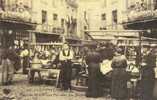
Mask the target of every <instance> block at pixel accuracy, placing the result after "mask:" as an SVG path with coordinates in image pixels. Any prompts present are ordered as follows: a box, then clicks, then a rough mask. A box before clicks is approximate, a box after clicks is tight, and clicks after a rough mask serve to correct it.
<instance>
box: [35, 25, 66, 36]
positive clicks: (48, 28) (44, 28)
mask: <svg viewBox="0 0 157 100" xmlns="http://www.w3.org/2000/svg"><path fill="white" fill-rule="evenodd" d="M36 31H38V32H43V33H49V34H56V35H60V34H63V33H64V28H62V27H54V26H53V25H48V24H40V25H37V27H36Z"/></svg>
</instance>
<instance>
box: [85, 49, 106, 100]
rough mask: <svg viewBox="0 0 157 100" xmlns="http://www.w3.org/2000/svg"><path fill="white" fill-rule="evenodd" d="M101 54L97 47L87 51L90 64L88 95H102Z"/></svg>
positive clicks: (88, 63) (95, 96) (87, 59)
mask: <svg viewBox="0 0 157 100" xmlns="http://www.w3.org/2000/svg"><path fill="white" fill-rule="evenodd" d="M100 62H101V55H100V53H98V52H97V51H96V50H95V48H91V51H89V52H88V53H87V56H86V63H87V65H88V89H87V91H86V96H87V97H94V98H97V97H101V96H102V93H103V92H102V87H101V72H100Z"/></svg>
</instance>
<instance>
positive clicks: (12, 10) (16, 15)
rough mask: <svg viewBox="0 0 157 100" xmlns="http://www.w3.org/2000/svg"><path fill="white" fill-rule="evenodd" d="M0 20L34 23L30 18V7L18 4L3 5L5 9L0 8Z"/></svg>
mask: <svg viewBox="0 0 157 100" xmlns="http://www.w3.org/2000/svg"><path fill="white" fill-rule="evenodd" d="M0 20H9V21H16V22H21V23H36V22H35V21H33V20H32V13H31V9H30V8H25V7H22V6H18V5H9V6H5V10H2V9H1V8H0Z"/></svg>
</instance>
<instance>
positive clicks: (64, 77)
mask: <svg viewBox="0 0 157 100" xmlns="http://www.w3.org/2000/svg"><path fill="white" fill-rule="evenodd" d="M73 56H74V53H73V51H72V50H71V49H70V47H69V45H68V44H67V43H64V44H63V47H62V50H61V51H60V54H59V60H60V61H61V65H62V66H61V83H62V89H63V90H68V89H70V90H71V75H72V66H71V64H72V62H71V60H72V59H73Z"/></svg>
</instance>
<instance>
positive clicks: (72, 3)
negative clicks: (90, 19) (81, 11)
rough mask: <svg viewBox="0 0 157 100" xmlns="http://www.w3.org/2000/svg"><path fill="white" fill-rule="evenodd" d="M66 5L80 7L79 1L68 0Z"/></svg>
mask: <svg viewBox="0 0 157 100" xmlns="http://www.w3.org/2000/svg"><path fill="white" fill-rule="evenodd" d="M66 3H67V4H68V5H70V6H72V7H74V8H77V7H78V4H77V0H66Z"/></svg>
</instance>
